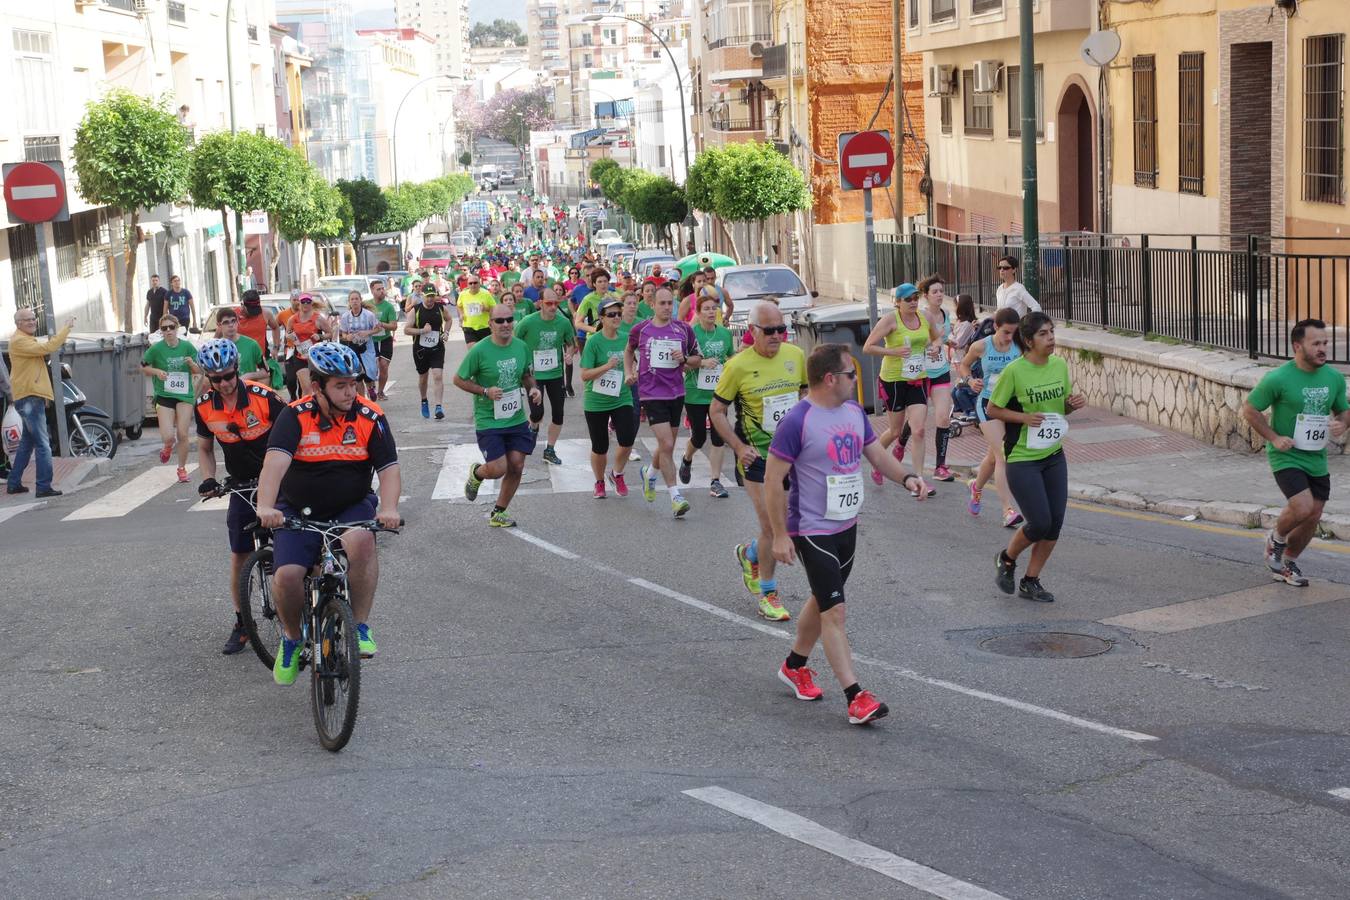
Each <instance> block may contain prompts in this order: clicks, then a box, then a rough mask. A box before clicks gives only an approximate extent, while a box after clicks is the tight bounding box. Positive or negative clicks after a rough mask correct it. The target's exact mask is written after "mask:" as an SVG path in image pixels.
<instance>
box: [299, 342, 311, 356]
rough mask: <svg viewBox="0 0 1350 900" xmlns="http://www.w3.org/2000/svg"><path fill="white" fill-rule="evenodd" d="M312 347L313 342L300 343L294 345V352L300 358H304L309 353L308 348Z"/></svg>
mask: <svg viewBox="0 0 1350 900" xmlns="http://www.w3.org/2000/svg"><path fill="white" fill-rule="evenodd" d="M313 346H314V342H313V341H301V342H300V343H298V344H296V345H295V352H296V353H299V354H300V355H301V356H305V355H307V354H308V353H309V348H310V347H313Z"/></svg>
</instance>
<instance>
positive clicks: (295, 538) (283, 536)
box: [272, 493, 379, 571]
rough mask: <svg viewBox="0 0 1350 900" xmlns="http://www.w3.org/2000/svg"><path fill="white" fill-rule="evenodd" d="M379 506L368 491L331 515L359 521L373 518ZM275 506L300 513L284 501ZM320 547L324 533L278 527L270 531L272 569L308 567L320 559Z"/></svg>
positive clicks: (336, 520)
mask: <svg viewBox="0 0 1350 900" xmlns="http://www.w3.org/2000/svg"><path fill="white" fill-rule="evenodd" d="M378 505H379V501H378V498H377V497H376V496H375V494H373V493H371V494H367V495H366V496H365V498H364V499H362V500H358V501H357V502H356V503H354V504H353V505H351V506H349V507H347V508H346V509H344V510H343V511H342V512H340V513H338V514H337V515H336V516H333V517H332V519H333V521H334V522H361V521H364V520H366V519H373V518H375V508H376V506H378ZM277 509H279V510H281V511H282V512H283V513H285V514H286V515H288V516H295V515H299V510H297V509H296V508H295V507H293V506H291V505H290V504H288V503H287V502H286V501H285V500H282V501H279V502H278V503H277ZM322 549H323V535H320V534H318V533H316V532H313V531H288V530H287V529H284V528H283V529H280V530H278V531H275V532H273V534H272V566H273V571H276V570H277V569H280V568H281V567H282V566H304V567H305V568H306V569H308V568H309V567H310V566H312V565H314V564H315V563H316V562H318V561H319V551H320V550H322Z"/></svg>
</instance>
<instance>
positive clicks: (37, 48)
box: [14, 28, 60, 134]
mask: <svg viewBox="0 0 1350 900" xmlns="http://www.w3.org/2000/svg"><path fill="white" fill-rule="evenodd" d="M14 78H15V80H16V81H17V82H18V85H19V91H18V93H19V97H18V100H19V128H20V129H21V130H22V131H23V132H24V133H25V134H55V133H56V132H57V131H59V130H60V126H59V125H58V124H57V121H56V112H57V110H58V109H59V108H60V106H59V104H58V103H57V102H56V61H55V60H54V59H53V58H52V36H51V35H50V34H49V33H47V32H45V31H23V30H21V29H18V28H16V29H14Z"/></svg>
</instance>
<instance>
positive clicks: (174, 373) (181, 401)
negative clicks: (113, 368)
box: [141, 314, 201, 484]
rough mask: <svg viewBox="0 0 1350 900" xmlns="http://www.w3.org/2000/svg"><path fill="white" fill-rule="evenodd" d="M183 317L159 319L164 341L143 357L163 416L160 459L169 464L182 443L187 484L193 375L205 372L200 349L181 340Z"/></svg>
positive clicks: (143, 367) (180, 473)
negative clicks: (202, 370) (175, 446)
mask: <svg viewBox="0 0 1350 900" xmlns="http://www.w3.org/2000/svg"><path fill="white" fill-rule="evenodd" d="M181 327H182V323H181V320H180V319H179V318H178V317H177V316H175V315H173V314H166V315H165V316H164V317H163V318H161V319H160V320H159V332H160V334H162V335H163V336H164V339H163V340H161V341H156V342H155V343H153V344H151V345H150V347H149V348H148V349H147V350H146V351H145V355H144V356H143V357H142V358H141V371H142V372H144V373H145V374H146V375H149V376H151V378H152V380H153V383H154V391H155V412H156V413H157V414H158V415H159V437H160V440H161V441H163V442H164V446H163V447H162V448H160V451H159V461H160V462H161V463H167V462H168V461H169V458H170V457H171V456H173V451H174V445H175V443H176V444H177V446H178V480H179V482H181V483H183V484H186V483H187V480H188V474H187V458H188V425H190V424H191V423H192V399H193V397H195V396H196V395H195V394H194V393H193V390H192V376H193V375H199V374H201V368H200V367H199V366H198V365H197V348H196V347H194V346H192V345H191V344H189V343H188V342H187V341H184V340H179V337H178V332H179V330H180V329H181Z"/></svg>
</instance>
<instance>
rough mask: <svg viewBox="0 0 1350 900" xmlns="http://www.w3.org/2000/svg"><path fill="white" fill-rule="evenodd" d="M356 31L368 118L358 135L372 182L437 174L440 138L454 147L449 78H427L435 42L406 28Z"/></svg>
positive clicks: (431, 72)
mask: <svg viewBox="0 0 1350 900" xmlns="http://www.w3.org/2000/svg"><path fill="white" fill-rule="evenodd" d="M356 34H357V37H359V38H360V39H361V41H362V42H363V44H364V45H365V46H364V51H363V52H364V53H365V55H366V71H367V73H368V77H369V90H370V105H371V118H372V121H371V131H370V133H369V135H363V137H365V138H367V143H369V144H370V145H371V146H372V147H373V151H374V152H373V157H374V158H373V160H372V162H373V163H374V165H373V169H372V176H373V180H374V181H375V182H376V183H377V184H379V185H380V186H381V187H390V186H392V185H393V184H394V181H395V178H394V176H395V175H397V176H398V179H397V180H398V181H399V182H405V181H428V180H430V179H432V178H439V177H440V176H441V174H442V173H443V172H444V153H443V151H442V146H443V141H444V146H447V147H451V148H453V147H454V145H455V133H454V127H455V126H454V117H453V116H452V115H451V114H450V112H451V107H450V100H449V97H450V94H449V92H448V91H447V90H446V88H448V87H449V82H444V81H442V80H441V79H436V78H432V77H430V76H433V75H435V74H436V62H435V48H436V42H435V40H434V39H432V37H431V36H430V35H427V34H424V33H422V32H420V31H417V30H415V29H412V28H376V29H366V30H360V31H357V32H356ZM396 118H397V121H396ZM396 126H397V129H396ZM447 131H448V132H449V133H448V135H447V134H446V132H447ZM395 154H397V162H396V161H395Z"/></svg>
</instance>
